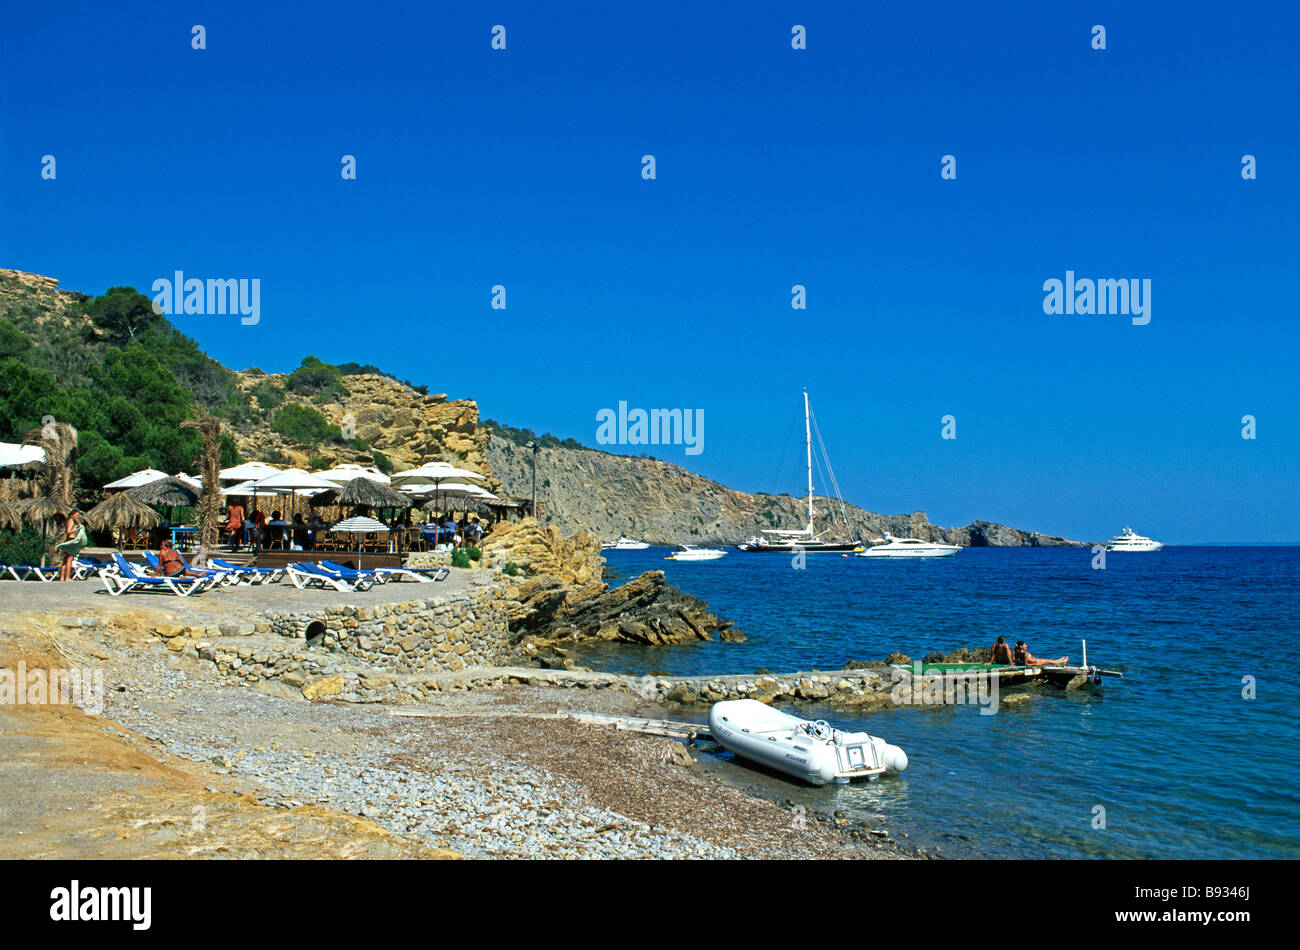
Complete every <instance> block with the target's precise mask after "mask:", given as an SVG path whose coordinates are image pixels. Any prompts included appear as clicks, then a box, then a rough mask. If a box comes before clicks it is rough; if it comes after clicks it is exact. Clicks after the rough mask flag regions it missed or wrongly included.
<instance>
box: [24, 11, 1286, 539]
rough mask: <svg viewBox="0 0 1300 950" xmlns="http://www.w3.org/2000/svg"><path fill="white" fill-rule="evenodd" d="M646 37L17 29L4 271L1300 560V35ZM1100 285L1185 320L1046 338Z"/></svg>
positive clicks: (1017, 14)
mask: <svg viewBox="0 0 1300 950" xmlns="http://www.w3.org/2000/svg"><path fill="white" fill-rule="evenodd" d="M620 6H623V7H625V8H624V9H617V8H614V7H612V6H610V5H606V4H598V3H590V4H565V3H559V4H547V5H545V6H544V7H543V6H539V5H536V4H515V3H494V4H489V5H478V4H463V5H455V6H451V7H444V6H441V5H439V6H433V5H427V4H423V3H419V4H417V3H410V4H385V3H375V4H368V5H356V4H329V3H323V4H313V5H312V6H311V7H310V8H309V9H304V10H303V11H301V12H293V11H291V10H288V9H278V8H279V7H280V5H270V4H261V3H220V4H217V3H165V4H164V3H157V4H147V3H126V4H121V5H116V8H115V9H108V8H106V7H105V6H104V5H102V4H92V3H82V4H60V3H53V4H49V5H39V6H31V5H29V6H28V7H27V8H21V9H16V10H13V11H11V12H10V13H9V14H8V21H7V26H6V29H5V31H4V34H3V37H2V38H0V54H2V56H3V59H2V61H0V130H2V132H3V136H2V137H0V266H5V267H13V268H18V269H21V270H29V271H35V272H38V273H44V274H49V275H51V276H55V277H57V278H59V279H60V281H61V282H62V286H64V287H66V288H69V289H76V290H82V291H86V292H90V293H101V292H103V291H104V290H105V289H106V288H107V287H109V286H111V285H115V284H131V285H133V286H135V287H137V288H138V289H140V290H142V291H144V292H146V293H148V292H149V288H150V286H151V284H152V282H153V281H154V280H155V279H156V278H158V277H162V276H170V275H171V273H172V272H173V271H175V270H178V269H179V270H183V271H184V272H185V273H186V274H187V276H194V277H205V278H206V277H222V278H228V277H248V278H254V277H255V278H260V280H261V282H262V297H261V319H260V322H259V323H258V324H257V325H256V326H241V325H240V323H239V321H238V319H237V318H232V317H229V316H215V315H214V316H188V317H186V316H182V317H177V318H176V320H175V322H176V323H177V324H178V325H179V326H180V327H181V328H182V329H183V330H184V331H185V332H187V333H189V334H190V335H192V336H193V337H195V338H196V339H197V340H198V341H199V342H200V344H201V345H202V346H203V347H204V348H205V349H206V350H207V351H208V352H209V353H210V354H211V355H212V356H213V357H215V358H216V359H218V360H220V361H221V362H223V363H225V364H227V365H230V366H234V367H238V368H242V367H246V366H250V365H255V366H259V367H261V368H262V369H265V370H268V371H287V370H291V369H293V368H294V367H296V366H297V365H298V362H299V360H300V359H301V357H302V356H304V355H305V354H307V353H314V354H315V355H317V356H319V357H321V358H322V359H325V360H328V361H333V362H341V361H346V360H355V361H358V362H363V363H364V362H369V363H374V364H377V365H379V366H382V367H384V368H385V369H387V370H388V371H389V372H391V373H393V374H394V375H396V376H398V377H401V378H408V379H411V380H412V381H415V382H418V383H425V384H427V385H428V386H429V387H430V389H431V390H432V391H434V392H447V393H449V394H451V395H452V396H454V397H470V398H474V399H476V400H478V402H479V405H480V408H481V410H482V413H483V414H484V416H486V417H491V418H495V419H498V420H501V421H504V422H508V423H510V424H513V425H521V426H527V427H530V428H533V429H536V430H538V431H551V432H554V433H556V434H557V435H560V436H562V437H569V436H572V437H574V438H577V439H579V440H580V441H583V442H585V443H588V444H592V443H594V441H595V433H596V413H597V412H598V411H599V410H600V409H602V408H607V407H616V406H617V404H618V402H619V400H626V401H627V402H628V403H629V405H630V406H632V407H645V408H651V407H680V408H689V409H702V410H703V411H704V417H705V442H704V451H703V453H702V454H700V455H696V456H687V455H686V454H685V453H684V451H683V448H682V447H680V446H653V447H648V449H647V450H648V451H650V452H652V454H655V455H657V456H659V457H661V458H665V459H668V460H671V461H675V462H679V463H683V464H686V465H687V466H688V467H690V468H692V469H694V470H696V471H700V472H702V473H703V474H705V475H708V476H710V477H713V478H717V479H719V480H721V481H723V482H724V483H726V484H728V485H731V486H734V487H737V488H742V489H747V490H758V489H765V490H775V491H782V490H788V491H794V492H798V491H799V486H800V481H801V474H800V472H799V471H798V469H797V467H796V465H795V464H794V455H793V453H789V452H784V449H785V446H786V445H787V442H788V440H789V438H790V436H791V426H792V425H794V424H795V423H796V420H797V419H798V416H799V414H800V412H801V402H800V400H801V396H800V392H801V389H802V388H803V387H804V386H807V387H808V389H809V391H810V393H811V395H812V399H813V405H814V410H815V411H816V413H817V416H818V418H819V421H820V424H821V428H822V432H823V435H824V436H825V438H826V441H827V445H828V448H829V449H830V453H831V461H832V462H833V464H834V466H835V470H836V474H837V475H838V476H839V479H840V483H841V486H842V487H843V489H844V491H845V495H846V497H847V498H848V499H849V500H851V501H854V502H856V503H858V504H862V505H864V506H866V507H868V508H870V509H872V510H877V511H885V512H901V511H911V510H915V509H924V510H925V511H926V512H927V513H928V514H929V515H930V517H931V519H932V520H934V521H935V522H937V523H940V524H964V523H966V522H968V521H970V520H973V519H976V518H985V519H989V520H994V521H1000V522H1003V523H1008V524H1012V525H1016V526H1018V527H1024V528H1028V529H1034V530H1041V531H1045V532H1048V533H1053V534H1064V535H1067V536H1072V537H1080V538H1086V539H1097V538H1102V537H1106V536H1109V535H1110V534H1113V533H1115V532H1117V531H1119V530H1120V529H1121V528H1123V527H1124V525H1125V524H1129V523H1131V524H1132V525H1133V526H1134V527H1135V528H1137V529H1138V530H1139V531H1142V532H1144V533H1148V534H1151V535H1153V536H1155V537H1159V538H1162V539H1164V540H1167V541H1170V542H1175V543H1176V542H1187V543H1190V542H1198V541H1224V542H1230V541H1251V540H1255V541H1300V504H1298V503H1297V488H1298V487H1300V414H1298V412H1297V397H1296V393H1295V375H1296V372H1295V368H1296V357H1297V354H1298V353H1300V345H1298V344H1300V330H1297V324H1296V300H1295V289H1296V277H1295V275H1296V273H1297V272H1298V270H1300V269H1298V268H1297V260H1296V257H1297V249H1298V245H1300V241H1297V238H1296V222H1297V220H1300V214H1298V213H1297V212H1300V208H1298V207H1297V205H1298V204H1300V202H1297V197H1296V196H1297V184H1296V183H1297V181H1298V180H1300V176H1298V175H1297V171H1298V170H1297V155H1300V148H1298V145H1300V143H1298V142H1297V131H1296V130H1297V123H1296V121H1295V115H1296V105H1295V104H1296V102H1297V101H1300V95H1298V93H1300V88H1297V87H1298V86H1300V83H1298V82H1297V70H1296V66H1295V58H1294V53H1293V49H1292V38H1293V37H1294V36H1295V34H1296V28H1297V26H1300V14H1297V13H1296V11H1295V9H1294V8H1293V7H1292V6H1290V5H1286V4H1271V5H1262V4H1239V5H1234V6H1233V8H1232V10H1231V13H1230V14H1227V13H1225V12H1224V11H1223V9H1222V8H1221V7H1218V8H1216V7H1215V6H1211V5H1209V4H1195V3H1185V4H1178V5H1176V6H1173V5H1161V6H1159V7H1157V6H1156V5H1154V4H1140V5H1136V6H1137V7H1138V9H1131V8H1132V7H1134V6H1135V5H1133V4H1121V3H1090V4H1007V5H999V6H998V7H997V8H996V9H981V8H980V5H971V4H963V3H934V4H908V5H901V6H899V7H898V8H897V9H895V8H893V7H889V6H877V5H852V6H851V7H850V5H847V4H845V5H833V4H826V3H776V4H767V3H760V4H746V5H743V6H734V7H733V6H726V7H723V6H720V5H702V4H699V3H681V4H674V3H656V4H650V5H635V6H633V5H620ZM267 7H276V8H277V9H267ZM193 24H202V25H204V26H205V27H206V30H207V49H206V50H202V51H196V50H193V49H192V48H191V27H192V25H193ZM495 24H502V25H504V26H505V27H506V31H507V32H506V37H507V48H506V49H505V50H504V51H494V50H492V49H491V48H490V39H491V35H490V31H491V29H492V27H493V25H495ZM794 24H801V25H803V26H805V27H806V28H807V36H808V40H807V49H806V50H802V51H795V50H792V49H791V45H790V35H791V33H790V31H791V27H792V26H793V25H794ZM1094 24H1102V25H1104V26H1105V27H1106V31H1107V33H1106V45H1107V48H1106V49H1105V50H1094V49H1092V46H1091V39H1092V36H1091V29H1092V26H1093V25H1094ZM46 154H51V155H54V156H55V159H56V162H57V166H56V167H57V178H56V179H55V180H53V181H49V180H43V179H42V177H41V160H42V156H44V155H46ZM345 154H351V155H354V156H356V160H357V178H356V180H355V181H345V180H343V179H342V177H341V175H340V168H341V165H340V160H341V157H342V156H343V155H345ZM644 154H653V155H654V156H655V158H656V165H657V169H656V170H657V178H656V179H655V180H653V181H645V180H643V179H642V177H641V156H642V155H644ZM1244 154H1252V155H1255V156H1256V159H1257V162H1258V178H1257V179H1256V180H1254V181H1244V180H1243V179H1242V176H1241V159H1242V156H1243V155H1244ZM943 155H953V156H955V158H956V170H957V177H956V179H955V180H943V179H942V178H941V177H940V161H941V157H942V156H943ZM1067 270H1073V271H1074V272H1075V273H1076V274H1077V275H1078V276H1079V277H1092V278H1149V279H1150V280H1151V282H1152V301H1151V318H1152V319H1151V322H1150V324H1148V325H1146V326H1133V325H1132V324H1131V323H1130V321H1129V319H1128V318H1127V317H1125V316H1122V315H1105V316H1098V315H1092V316H1086V315H1063V314H1062V315H1048V314H1045V313H1044V312H1043V306H1042V303H1043V297H1044V291H1043V290H1042V286H1043V282H1044V281H1045V280H1048V279H1049V278H1053V277H1055V278H1058V279H1063V278H1064V276H1065V272H1066V271H1067ZM495 284H501V285H504V286H505V287H506V293H507V297H506V300H507V309H506V310H505V311H496V310H492V309H491V308H490V299H491V287H492V286H493V285H495ZM794 284H803V285H804V286H805V287H806V288H807V303H808V306H807V309H806V310H804V311H795V310H792V309H791V306H790V301H791V287H792V286H793V285H794ZM947 414H951V415H953V416H955V417H956V420H957V438H956V439H955V440H944V439H942V438H941V437H940V436H941V423H940V420H941V418H942V417H943V416H944V415H947ZM1246 414H1252V415H1254V416H1255V417H1256V420H1257V427H1258V437H1257V438H1256V439H1255V440H1253V441H1250V440H1244V439H1242V438H1241V429H1242V423H1241V418H1242V416H1243V415H1246ZM624 450H625V451H630V452H633V453H634V454H635V453H639V452H640V451H642V448H641V447H639V446H633V447H627V448H626V449H624ZM783 454H784V455H785V456H786V459H787V464H786V465H785V466H784V467H782V466H781V465H780V461H781V458H782V456H783ZM818 487H819V488H820V487H822V485H821V483H820V482H819V486H818Z"/></svg>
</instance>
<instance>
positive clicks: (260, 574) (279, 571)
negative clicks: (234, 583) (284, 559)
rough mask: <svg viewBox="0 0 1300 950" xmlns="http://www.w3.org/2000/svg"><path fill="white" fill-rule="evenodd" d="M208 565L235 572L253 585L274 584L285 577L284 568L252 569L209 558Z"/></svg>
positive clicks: (217, 558)
mask: <svg viewBox="0 0 1300 950" xmlns="http://www.w3.org/2000/svg"><path fill="white" fill-rule="evenodd" d="M208 563H209V564H211V565H212V566H213V567H215V568H217V569H219V570H222V571H235V572H237V573H239V574H243V575H244V576H245V577H247V578H248V580H249V583H252V584H274V583H276V582H277V581H279V580H280V578H281V577H283V576H284V568H282V567H251V566H247V565H240V564H232V563H231V562H230V561H223V560H222V559H221V558H219V557H210V558H208Z"/></svg>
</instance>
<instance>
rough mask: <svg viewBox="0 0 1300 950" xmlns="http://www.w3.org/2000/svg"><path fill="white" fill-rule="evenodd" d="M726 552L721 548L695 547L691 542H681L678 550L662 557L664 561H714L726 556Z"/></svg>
mask: <svg viewBox="0 0 1300 950" xmlns="http://www.w3.org/2000/svg"><path fill="white" fill-rule="evenodd" d="M726 556H727V552H726V551H724V550H722V549H721V548H697V547H695V545H693V544H683V545H682V546H681V548H680V549H679V550H676V551H674V552H673V553H672V554H670V555H668V556H667V557H666V558H664V560H665V561H716V560H717V559H718V558H720V557H726Z"/></svg>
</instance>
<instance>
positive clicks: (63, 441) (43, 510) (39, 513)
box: [23, 417, 77, 562]
mask: <svg viewBox="0 0 1300 950" xmlns="http://www.w3.org/2000/svg"><path fill="white" fill-rule="evenodd" d="M23 445H35V446H38V447H39V448H41V449H42V450H43V451H44V452H45V461H44V462H43V463H41V466H40V468H39V469H38V472H39V474H38V475H37V478H36V484H37V490H38V492H39V493H38V494H37V496H36V497H35V498H31V499H28V501H27V503H26V504H25V505H24V508H23V510H24V513H25V514H26V515H27V518H28V520H29V521H33V522H40V525H41V548H42V552H43V553H42V555H41V560H42V562H44V560H45V556H46V554H48V552H46V551H45V550H44V548H45V534H46V526H47V522H48V521H49V520H50V519H51V518H53V517H57V516H59V515H61V514H62V515H66V514H67V513H68V512H69V511H71V510H72V507H73V504H72V486H73V483H74V482H75V481H76V477H77V430H76V429H75V428H74V427H72V426H70V425H69V424H68V423H66V422H56V421H55V420H54V419H53V418H52V417H50V418H48V421H47V422H46V423H45V424H44V425H43V426H41V427H40V428H39V429H33V430H32V431H31V432H28V433H27V436H26V438H24V439H23Z"/></svg>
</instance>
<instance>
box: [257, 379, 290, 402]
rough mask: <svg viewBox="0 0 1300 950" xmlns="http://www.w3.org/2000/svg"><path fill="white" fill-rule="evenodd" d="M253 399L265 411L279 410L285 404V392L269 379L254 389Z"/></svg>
mask: <svg viewBox="0 0 1300 950" xmlns="http://www.w3.org/2000/svg"><path fill="white" fill-rule="evenodd" d="M253 398H254V399H256V400H257V404H258V406H260V407H261V408H263V409H278V408H279V407H280V406H281V405H283V404H284V390H283V389H281V388H280V387H279V386H277V385H276V384H275V383H273V382H271V381H270V380H269V379H264V380H262V381H261V382H260V383H258V384H257V385H256V386H254V387H253Z"/></svg>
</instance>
